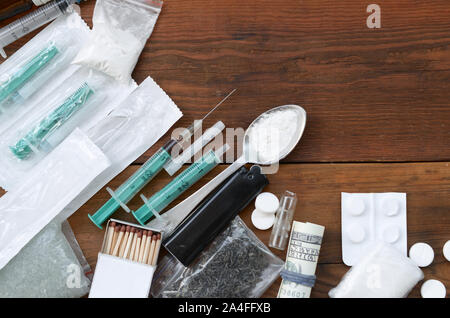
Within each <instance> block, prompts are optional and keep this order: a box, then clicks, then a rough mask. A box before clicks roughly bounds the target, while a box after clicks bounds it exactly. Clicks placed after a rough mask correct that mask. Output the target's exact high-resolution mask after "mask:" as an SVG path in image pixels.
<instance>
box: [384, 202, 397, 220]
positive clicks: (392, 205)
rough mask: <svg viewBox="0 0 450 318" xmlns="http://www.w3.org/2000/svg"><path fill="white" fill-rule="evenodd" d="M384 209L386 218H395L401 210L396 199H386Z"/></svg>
mask: <svg viewBox="0 0 450 318" xmlns="http://www.w3.org/2000/svg"><path fill="white" fill-rule="evenodd" d="M382 207H383V211H384V214H385V215H386V216H395V215H397V214H398V212H399V210H400V205H399V202H398V201H397V200H396V199H385V200H384V201H383V203H382Z"/></svg>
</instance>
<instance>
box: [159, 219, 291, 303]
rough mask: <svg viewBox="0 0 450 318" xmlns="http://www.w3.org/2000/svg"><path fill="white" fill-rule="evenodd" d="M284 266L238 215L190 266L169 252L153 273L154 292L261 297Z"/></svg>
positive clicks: (188, 295)
mask: <svg viewBox="0 0 450 318" xmlns="http://www.w3.org/2000/svg"><path fill="white" fill-rule="evenodd" d="M283 266H284V262H283V261H282V260H281V259H280V258H278V257H276V256H275V255H274V254H273V253H272V252H271V251H270V250H269V249H268V248H267V247H266V246H265V245H264V243H262V242H261V241H260V240H259V239H258V238H257V237H256V235H255V234H254V233H253V232H252V231H251V230H250V229H249V228H248V227H247V226H246V225H245V223H244V222H243V221H242V220H241V219H240V217H239V216H237V217H236V218H235V219H234V220H233V221H232V222H231V224H230V225H229V226H228V228H227V229H225V231H224V232H222V233H221V234H220V235H219V236H217V237H216V239H215V240H214V241H213V242H212V243H211V245H210V246H209V247H207V248H206V249H205V250H204V251H203V252H202V253H201V254H200V256H199V257H198V258H197V260H195V261H194V262H193V263H192V265H190V266H189V267H184V265H183V264H182V263H180V262H178V261H177V260H176V259H175V258H174V257H173V256H171V255H167V256H165V257H164V258H163V260H162V261H161V262H160V263H159V265H158V267H157V269H156V272H155V274H154V275H153V285H152V290H151V293H152V295H153V296H154V297H163V298H175V297H179V298H258V297H260V296H261V295H262V294H263V293H264V292H265V291H266V290H267V288H268V287H269V286H270V285H272V283H273V282H274V281H275V279H277V278H278V276H279V274H280V272H281V270H282V269H283Z"/></svg>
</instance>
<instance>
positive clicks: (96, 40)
mask: <svg viewBox="0 0 450 318" xmlns="http://www.w3.org/2000/svg"><path fill="white" fill-rule="evenodd" d="M162 4H163V3H162V1H159V0H97V4H96V5H95V10H94V17H93V20H92V21H93V25H94V27H93V28H92V35H91V38H90V40H89V42H88V43H87V45H86V46H84V47H83V48H82V49H81V51H80V52H79V53H78V55H77V56H76V58H75V60H74V61H73V62H72V63H73V64H81V65H86V66H89V67H91V68H94V69H97V70H99V71H101V72H104V73H106V74H108V75H109V76H112V77H114V78H115V79H117V80H118V81H120V82H122V83H129V82H130V81H131V73H132V72H133V70H134V68H135V66H136V64H137V61H138V59H139V56H140V55H141V52H142V50H143V49H144V47H145V43H146V42H147V40H148V38H149V37H150V35H151V34H152V31H153V28H154V27H155V24H156V21H157V19H158V16H159V13H160V12H161V7H162Z"/></svg>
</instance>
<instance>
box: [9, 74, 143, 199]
mask: <svg viewBox="0 0 450 318" xmlns="http://www.w3.org/2000/svg"><path fill="white" fill-rule="evenodd" d="M134 87H135V84H133V85H124V84H121V83H119V82H117V81H115V80H114V79H113V78H111V77H109V76H107V75H105V74H103V73H101V72H98V71H95V70H90V69H88V68H82V69H80V70H78V71H77V72H75V73H74V74H72V75H71V76H70V77H69V78H68V79H67V81H65V82H64V83H62V84H61V85H60V86H58V87H57V88H55V89H54V90H52V91H50V92H49V94H48V95H47V97H46V98H45V101H41V102H39V104H40V105H37V106H36V107H34V108H33V111H30V112H29V113H28V114H26V115H25V116H23V117H22V118H20V119H18V120H17V121H16V122H15V123H14V125H13V126H11V127H10V128H9V129H8V130H7V131H5V132H3V134H1V135H0V186H2V187H3V188H5V189H6V190H11V189H13V188H14V186H15V185H16V184H18V183H20V182H21V180H22V179H23V178H25V177H26V173H27V172H28V171H29V170H30V169H31V168H32V167H34V166H35V165H36V164H37V163H38V162H39V161H40V160H42V158H43V157H45V156H46V155H47V154H48V153H49V152H50V151H51V150H52V149H54V147H56V146H57V145H58V144H59V143H60V142H61V141H62V140H63V139H64V138H65V137H67V136H68V135H69V134H70V133H71V132H72V131H73V130H74V129H75V128H76V127H80V128H81V129H82V130H88V129H89V128H90V127H91V126H92V125H93V124H95V123H97V122H98V121H100V120H101V119H102V118H104V117H105V116H106V115H107V114H108V113H109V112H110V111H111V110H112V109H113V108H114V107H115V106H117V105H118V103H119V102H120V101H121V100H123V99H124V98H125V97H126V96H128V95H129V93H130V92H131V91H132V89H134Z"/></svg>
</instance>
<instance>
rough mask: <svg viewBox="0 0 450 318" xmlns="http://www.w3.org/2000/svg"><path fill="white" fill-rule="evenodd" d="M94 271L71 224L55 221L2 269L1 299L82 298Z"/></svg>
mask: <svg viewBox="0 0 450 318" xmlns="http://www.w3.org/2000/svg"><path fill="white" fill-rule="evenodd" d="M90 271H91V268H90V266H89V264H88V263H87V261H86V259H85V258H84V256H83V253H82V251H81V249H80V246H79V245H78V243H77V241H76V239H75V236H74V235H73V232H72V229H71V228H70V225H69V223H68V222H67V221H66V222H64V223H63V225H62V226H61V224H60V223H59V222H52V223H50V224H49V225H47V226H46V227H45V228H44V229H43V230H42V231H41V232H39V234H37V235H36V236H35V237H34V238H33V239H32V240H31V241H30V242H29V243H28V244H27V245H26V246H25V247H24V248H23V249H22V250H21V251H20V253H19V254H17V255H16V256H15V257H14V258H13V259H12V260H11V261H10V262H9V263H8V265H6V266H5V267H4V268H3V269H2V270H0V298H78V297H82V296H84V295H86V294H87V293H88V292H89V287H90V285H91V278H89V277H88V276H92V275H89V272H90Z"/></svg>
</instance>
